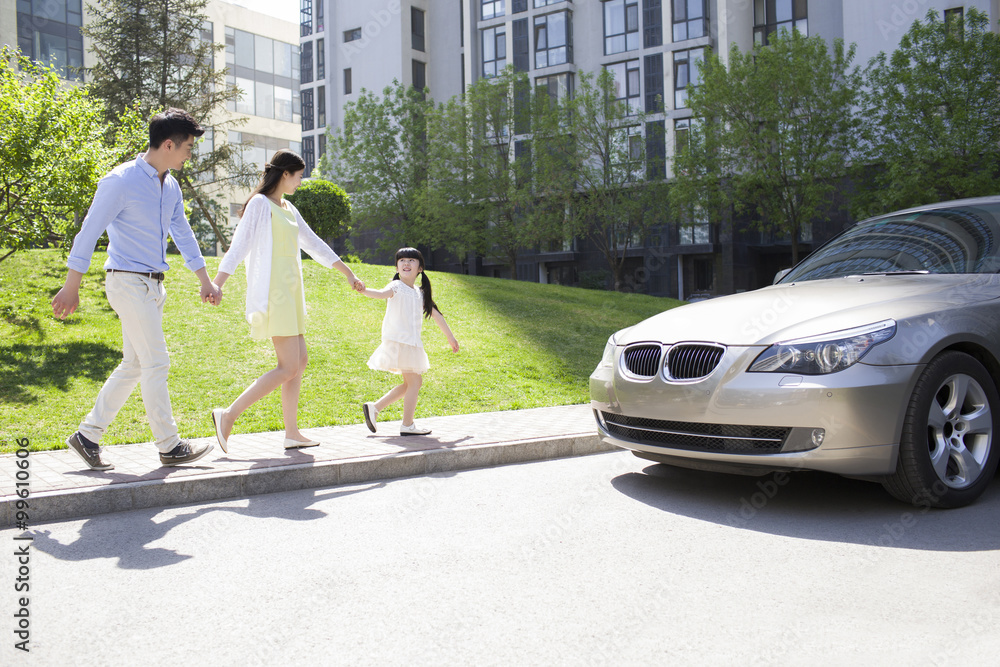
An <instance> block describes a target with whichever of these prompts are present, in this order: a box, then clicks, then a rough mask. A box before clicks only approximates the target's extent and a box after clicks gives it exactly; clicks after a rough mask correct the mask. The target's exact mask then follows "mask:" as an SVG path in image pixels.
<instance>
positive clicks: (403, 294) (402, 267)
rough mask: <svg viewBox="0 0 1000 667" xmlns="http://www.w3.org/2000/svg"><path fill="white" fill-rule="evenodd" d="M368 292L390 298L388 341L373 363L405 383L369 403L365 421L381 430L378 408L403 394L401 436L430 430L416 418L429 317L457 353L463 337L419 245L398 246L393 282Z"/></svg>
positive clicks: (366, 291)
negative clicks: (451, 324) (440, 303)
mask: <svg viewBox="0 0 1000 667" xmlns="http://www.w3.org/2000/svg"><path fill="white" fill-rule="evenodd" d="M417 276H420V288H419V289H418V288H417V287H416V281H417ZM359 291H360V292H361V293H362V294H364V295H365V296H368V297H371V298H373V299H388V303H387V304H386V308H385V319H383V320H382V344H381V345H379V346H378V348H377V349H376V350H375V352H374V353H373V354H372V356H371V358H370V359H369V360H368V367H369V368H371V369H372V370H376V371H388V372H390V373H398V374H400V375H402V376H403V382H402V384H399V385H397V386H395V387H393V388H392V389H390V390H389V393H387V394H386V395H385V396H383V397H382V398H380V399H378V400H377V401H375V402H374V403H365V404H364V405H363V406H362V409H363V411H364V413H365V424H367V425H368V429H369V430H370V431H371V432H372V433H375V422H376V420H377V419H378V413H380V412H381V411H382V410H385V409H386V407H388V406H389V405H391V404H393V403H395V402H396V401H398V400H399V399H401V398H402V399H403V423H402V425H401V426H400V427H399V434H400V435H427V434H428V433H430V430H428V429H425V428H420V427H419V426H417V425H416V424H414V423H413V413H414V412H415V411H416V408H417V393H418V392H419V391H420V384H421V382H422V381H423V380H422V378H421V375H422V374H423V372H424V371H426V370H427V369H428V368H430V363H429V362H428V360H427V353H426V352H424V345H423V343H422V342H421V340H420V327H421V324H422V320H421V318H420V315H421V312H422V313H423V316H424V317H432V318H434V321H435V322H437V325H438V326H439V327H441V331H442V332H443V333H444V335H445V336H447V337H448V344H449V345H451V351H452V352H458V341H457V340H456V339H455V336H454V335H453V334H452V333H451V329H449V328H448V323H447V322H445V321H444V315H442V314H441V311H440V310H438V308H437V306H436V305H435V304H434V299H432V298H431V281H430V280H428V279H427V274H426V273H424V256H423V255H421V254H420V251H419V250H417V249H416V248H400V249H399V250H397V251H396V275H395V276H393V278H392V282H390V283H389V284H388V285H386V286H385V288H384V289H381V290H373V289H361V290H359Z"/></svg>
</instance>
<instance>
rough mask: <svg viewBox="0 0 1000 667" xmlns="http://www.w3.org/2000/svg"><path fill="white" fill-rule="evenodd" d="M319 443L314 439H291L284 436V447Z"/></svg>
mask: <svg viewBox="0 0 1000 667" xmlns="http://www.w3.org/2000/svg"><path fill="white" fill-rule="evenodd" d="M318 444H319V443H318V442H316V441H315V440H292V439H291V438H285V449H302V448H303V447H315V446H317V445H318Z"/></svg>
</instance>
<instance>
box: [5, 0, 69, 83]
mask: <svg viewBox="0 0 1000 667" xmlns="http://www.w3.org/2000/svg"><path fill="white" fill-rule="evenodd" d="M11 5H14V3H11ZM5 11H6V10H5ZM5 20H6V19H5ZM82 23H83V8H82V0H60V1H59V2H41V1H40V0H34V1H33V2H30V1H29V0H18V2H17V45H18V48H20V49H21V53H22V54H24V55H25V56H27V57H28V58H31V59H32V60H33V61H35V62H36V63H39V64H42V65H47V66H50V67H52V68H53V69H55V70H56V71H57V72H58V74H59V76H60V77H62V78H63V79H67V80H72V81H81V80H83V72H82V69H83V36H82V35H81V34H80V26H81V25H82Z"/></svg>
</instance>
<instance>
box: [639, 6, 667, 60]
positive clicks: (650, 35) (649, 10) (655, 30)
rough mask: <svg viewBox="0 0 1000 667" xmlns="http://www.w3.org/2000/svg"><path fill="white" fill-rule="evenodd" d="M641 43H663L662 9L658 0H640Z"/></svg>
mask: <svg viewBox="0 0 1000 667" xmlns="http://www.w3.org/2000/svg"><path fill="white" fill-rule="evenodd" d="M642 45H643V46H644V47H646V48H647V49H648V48H650V47H653V46H662V45H663V9H662V5H661V2H660V0H642Z"/></svg>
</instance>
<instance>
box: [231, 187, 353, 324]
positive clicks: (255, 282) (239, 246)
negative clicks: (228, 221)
mask: <svg viewBox="0 0 1000 667" xmlns="http://www.w3.org/2000/svg"><path fill="white" fill-rule="evenodd" d="M286 203H287V204H288V206H289V208H290V209H291V211H292V213H294V214H295V220H296V221H297V222H298V225H299V236H298V246H299V248H300V249H302V250H305V251H306V252H307V253H309V256H310V257H312V258H313V259H315V260H316V261H317V262H319V263H320V264H322V265H323V266H325V267H326V268H328V269H329V268H333V264H334V262H337V261H339V260H340V257H339V256H338V255H337V253H335V252H334V251H333V250H332V249H331V248H330V246H328V245H327V244H326V243H324V242H323V240H322V239H321V238H320V237H318V236H316V232H314V231H313V230H312V229H310V228H309V225H307V224H306V221H305V220H303V219H302V215H301V214H300V213H299V211H298V209H297V208H295V207H294V206H293V205H292V202H290V201H287V200H286ZM271 244H272V239H271V202H270V200H268V198H267V197H265V196H264V195H262V194H256V195H254V196H253V197H252V198H251V199H250V201H249V202H247V205H246V209H244V211H243V217H242V218H240V222H239V224H238V225H237V226H236V233H235V234H233V242H232V245H230V246H229V250H228V251H227V252H226V255H225V257H223V258H222V261H221V262H219V271H220V272H222V273H228V274H230V275H232V274H233V272H235V271H236V267H238V266H239V265H240V262H242V261H243V260H244V259H246V260H247V261H246V272H247V307H246V317H247V322H249V323H251V324H252V323H253V322H254V320H255V319H259V318H262V317H266V316H267V298H268V292H269V290H270V286H271ZM295 259H296V260H297V261H298V264H299V280H302V258H301V255H300V254H299V253H296V255H295Z"/></svg>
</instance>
